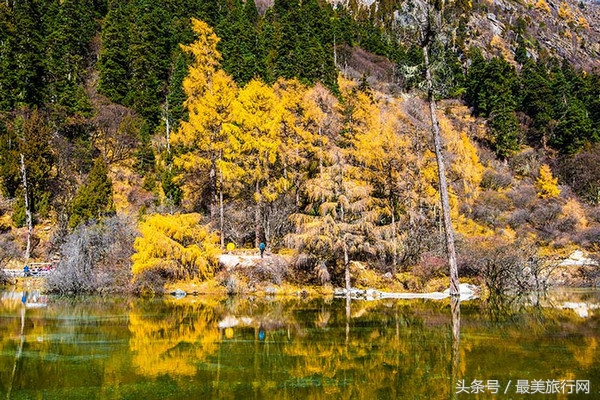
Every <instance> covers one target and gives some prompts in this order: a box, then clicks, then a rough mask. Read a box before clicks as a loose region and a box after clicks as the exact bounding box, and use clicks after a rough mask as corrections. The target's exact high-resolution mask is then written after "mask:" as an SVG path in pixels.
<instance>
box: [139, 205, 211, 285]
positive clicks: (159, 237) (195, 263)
mask: <svg viewBox="0 0 600 400" xmlns="http://www.w3.org/2000/svg"><path fill="white" fill-rule="evenodd" d="M139 229H140V233H141V237H138V238H136V240H135V243H134V248H135V251H136V253H135V254H134V255H133V257H132V260H133V266H132V270H133V273H134V275H138V274H140V273H142V272H144V271H147V270H153V269H165V270H167V271H169V272H170V273H172V274H173V275H174V276H175V277H178V278H182V277H190V276H199V277H200V278H203V279H206V278H209V277H210V276H211V275H212V273H213V270H214V266H215V265H216V261H217V260H216V259H217V257H218V255H219V253H220V250H219V248H218V238H217V236H216V235H214V234H213V233H211V232H210V231H209V229H208V227H206V226H203V225H200V215H199V214H175V215H159V214H153V215H149V216H147V217H146V218H145V220H144V221H142V222H141V223H140V227H139Z"/></svg>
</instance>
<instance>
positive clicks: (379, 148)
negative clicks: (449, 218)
mask: <svg viewBox="0 0 600 400" xmlns="http://www.w3.org/2000/svg"><path fill="white" fill-rule="evenodd" d="M365 106H366V107H365V108H364V111H365V112H366V113H368V114H369V115H370V118H369V120H370V123H369V126H368V129H367V130H364V131H360V132H356V133H355V134H354V135H353V138H352V142H353V150H354V152H353V153H354V159H355V160H356V162H357V163H358V165H360V166H361V169H362V174H363V175H364V177H365V179H367V181H368V182H369V183H370V184H371V186H372V187H373V189H374V192H373V195H372V196H373V206H375V208H376V210H375V212H377V213H378V214H379V218H378V223H377V224H376V226H375V227H374V233H375V235H376V237H377V238H379V240H380V241H381V242H380V245H381V246H382V247H383V248H385V249H386V251H385V253H386V255H388V254H389V255H391V264H392V272H393V273H394V274H395V273H396V267H397V264H398V253H399V251H400V249H399V247H400V246H401V243H400V240H401V238H400V235H399V229H398V227H399V220H400V218H401V216H400V214H401V213H403V212H402V211H401V210H404V209H406V208H407V206H408V204H407V203H408V202H409V201H410V200H409V199H410V198H411V197H412V196H411V190H410V188H409V187H408V186H409V182H410V181H411V180H412V177H411V176H410V175H411V171H410V168H409V163H414V162H416V159H415V157H414V154H413V153H412V152H411V151H410V148H409V147H410V142H409V140H408V138H407V137H406V136H405V135H403V134H402V133H403V132H404V133H405V132H406V131H407V126H406V124H405V121H404V120H403V119H402V117H401V115H400V114H399V113H398V111H397V110H398V109H397V107H395V106H394V105H388V104H385V103H384V102H382V101H380V102H378V104H374V103H373V104H371V105H368V104H366V105H365ZM360 114H363V115H364V113H359V115H360Z"/></svg>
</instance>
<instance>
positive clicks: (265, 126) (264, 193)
mask: <svg viewBox="0 0 600 400" xmlns="http://www.w3.org/2000/svg"><path fill="white" fill-rule="evenodd" d="M234 113H235V114H234V118H235V120H236V122H237V124H238V125H239V129H240V136H239V137H240V142H241V153H242V158H241V159H240V160H239V161H240V166H242V168H243V170H244V171H245V172H246V177H245V180H246V182H248V183H249V184H250V185H249V186H250V187H253V193H254V217H255V219H254V223H255V232H254V242H255V245H256V247H258V244H259V243H260V242H261V240H262V238H263V235H264V228H263V227H262V218H261V215H262V211H263V208H264V206H265V204H267V203H270V202H273V201H274V200H276V199H277V197H278V196H279V194H281V192H283V191H284V190H286V189H287V188H288V187H289V182H288V180H287V179H286V178H285V177H283V176H282V175H281V170H280V169H279V168H275V164H278V163H280V162H281V160H280V154H279V149H280V143H281V134H280V125H281V113H282V109H281V107H280V106H279V101H278V99H277V97H276V96H275V92H274V90H273V88H272V87H270V86H267V85H266V84H264V83H262V82H260V81H258V80H252V81H251V82H250V83H248V85H246V86H245V87H244V88H243V89H242V90H240V93H239V94H238V98H237V101H236V107H235V109H234ZM267 239H268V238H267Z"/></svg>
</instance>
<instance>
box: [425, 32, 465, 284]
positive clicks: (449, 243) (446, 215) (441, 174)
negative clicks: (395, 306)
mask: <svg viewBox="0 0 600 400" xmlns="http://www.w3.org/2000/svg"><path fill="white" fill-rule="evenodd" d="M427 30H429V28H428V29H427ZM429 35H430V32H427V33H425V35H424V36H423V38H424V40H423V61H424V64H425V80H426V83H427V100H428V102H429V113H430V117H431V131H432V133H433V145H434V147H435V158H436V162H437V166H438V182H439V187H440V188H439V189H440V198H441V203H442V215H443V224H444V233H445V239H446V255H447V257H448V264H449V266H450V295H451V296H458V295H459V294H460V290H459V286H458V266H457V263H456V250H455V248H454V230H453V229H452V220H451V219H450V201H449V197H448V183H447V181H446V167H445V166H444V156H443V149H442V138H441V134H440V124H439V121H438V119H437V105H436V103H435V97H434V93H433V80H432V77H431V68H430V64H429V48H428V39H425V38H427V37H428V36H429Z"/></svg>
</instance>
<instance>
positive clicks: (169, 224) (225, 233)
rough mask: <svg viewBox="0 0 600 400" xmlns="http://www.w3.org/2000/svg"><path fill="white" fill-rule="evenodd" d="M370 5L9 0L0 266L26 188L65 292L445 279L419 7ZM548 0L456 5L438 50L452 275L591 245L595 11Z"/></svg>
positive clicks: (592, 248)
mask: <svg viewBox="0 0 600 400" xmlns="http://www.w3.org/2000/svg"><path fill="white" fill-rule="evenodd" d="M541 1H542V2H543V0H541ZM373 4H374V5H376V6H372V7H371V8H366V7H361V6H360V5H358V4H353V3H351V4H348V6H347V7H342V6H340V5H338V6H335V7H334V6H332V5H330V4H327V3H319V2H317V1H316V0H309V1H306V2H302V3H300V2H297V1H291V0H284V1H276V2H275V3H274V4H273V5H272V6H270V5H268V4H259V7H257V5H256V4H255V3H254V2H253V1H252V0H248V1H246V2H245V3H242V2H239V1H233V2H222V1H220V0H214V1H188V2H178V1H175V0H174V1H169V2H156V1H153V0H133V1H125V2H105V1H101V0H98V1H92V0H89V1H75V0H64V1H62V2H60V3H58V2H54V1H49V0H37V1H25V2H14V3H13V2H8V3H6V4H5V3H2V4H0V25H1V26H2V30H1V31H0V35H1V36H0V92H1V93H2V96H1V99H0V157H1V158H0V179H1V184H2V185H1V186H2V198H1V200H2V201H1V202H0V231H1V234H0V245H1V246H2V248H3V249H6V251H4V252H3V256H2V257H3V258H2V259H1V260H0V261H2V263H3V264H4V265H13V266H19V265H22V264H21V263H23V262H25V261H26V260H23V259H22V256H20V255H19V254H20V252H19V250H20V249H24V247H25V244H24V243H25V238H26V235H27V228H26V227H25V224H26V213H25V201H24V198H25V195H26V196H27V200H28V202H27V203H28V204H29V206H30V209H31V211H32V212H33V215H34V230H33V231H34V240H33V244H34V246H33V258H34V259H38V260H44V259H49V258H50V257H52V256H54V255H58V256H59V257H60V259H61V261H60V263H59V264H58V268H57V274H55V276H54V277H53V278H52V279H49V287H50V289H51V290H56V291H60V292H104V291H113V290H135V291H139V292H144V291H160V288H161V287H162V285H163V284H165V283H166V282H169V281H174V280H180V279H188V280H189V279H192V280H198V281H206V280H211V279H212V278H214V277H216V278H217V280H218V282H220V283H221V284H222V285H223V286H224V287H228V288H232V287H236V288H239V287H242V286H248V285H249V286H253V285H254V284H255V283H256V282H255V281H258V280H261V281H267V282H270V283H271V284H281V283H282V281H287V282H291V283H294V284H299V285H304V284H307V283H308V284H318V285H320V284H333V285H341V284H342V282H343V279H344V267H345V266H347V265H349V264H351V265H352V269H351V270H352V279H353V283H354V285H357V286H379V287H388V288H393V289H394V290H429V289H438V288H440V287H442V286H444V285H447V278H446V275H447V266H446V261H445V255H444V246H443V243H442V240H443V235H442V234H441V232H440V219H441V210H440V206H439V194H438V186H437V165H436V161H435V155H434V152H433V146H432V141H431V133H430V131H431V129H430V122H429V121H430V119H429V114H428V113H429V108H428V106H427V103H426V102H425V100H424V97H423V95H422V91H421V89H422V87H423V80H424V79H423V53H422V51H421V47H420V43H419V42H418V41H417V40H416V38H417V37H418V35H416V32H417V30H418V26H415V21H416V19H415V18H414V16H415V15H414V10H413V8H411V4H410V3H394V2H389V3H388V2H376V3H373ZM544 4H546V6H544ZM544 4H541V3H539V2H538V3H536V4H521V3H519V4H517V3H514V4H513V3H509V2H506V4H505V3H502V4H501V3H487V2H485V3H476V4H471V3H461V2H457V3H453V4H452V7H447V8H445V9H444V10H441V15H442V16H443V20H444V21H445V26H446V27H449V29H447V30H445V31H443V32H441V33H440V34H439V35H438V38H437V40H436V42H435V45H434V46H432V48H431V58H432V65H433V72H434V78H435V90H436V96H437V99H438V101H439V104H438V106H439V110H440V111H439V115H438V118H439V120H440V127H441V130H442V135H443V139H444V142H445V145H446V152H447V155H446V161H447V168H446V169H447V173H448V180H449V182H450V184H449V186H450V188H449V189H450V197H451V198H450V203H451V208H452V212H451V216H452V220H453V225H454V229H455V231H456V234H457V245H458V253H459V274H460V275H461V277H464V278H471V279H473V280H476V281H477V282H479V283H483V284H485V285H487V286H488V287H489V288H490V289H491V290H496V291H498V292H504V291H508V290H526V289H530V288H532V287H542V286H544V285H545V283H546V281H547V279H548V277H549V276H550V275H551V274H552V271H553V270H554V269H555V268H556V267H557V266H558V262H559V260H560V259H562V258H565V257H567V256H569V255H570V254H571V253H572V252H573V251H574V250H576V249H581V250H584V251H585V252H587V253H589V254H590V255H591V256H592V257H593V256H595V255H596V254H597V252H598V251H599V246H600V213H599V212H598V211H599V209H598V205H599V203H600V145H599V144H598V141H600V82H599V77H600V75H598V74H597V71H596V70H594V68H593V67H594V63H595V62H597V58H594V57H595V55H596V53H597V51H598V49H596V47H594V46H595V45H593V44H590V45H584V44H582V42H581V41H582V40H583V38H594V37H596V36H594V35H596V34H597V32H596V31H595V30H594V29H595V27H597V26H598V24H597V21H596V20H590V19H591V18H592V17H593V15H594V14H593V12H588V13H584V11H582V10H584V9H585V10H588V9H589V10H595V7H596V6H595V5H593V4H581V5H579V6H578V8H573V6H572V5H569V4H567V3H561V5H560V6H559V7H558V8H557V9H556V10H554V9H553V7H552V5H551V6H548V4H549V3H544ZM563 4H564V5H563ZM546 7H548V8H547V9H546ZM522 9H525V10H527V12H526V13H525V12H524V13H521V14H519V17H518V18H516V19H513V18H512V17H511V15H514V16H516V15H517V14H515V13H516V12H517V10H522ZM259 10H260V12H259ZM482 12H487V16H486V18H487V21H488V22H490V26H489V27H488V28H489V29H488V28H485V30H484V26H485V24H482V21H481V18H480V17H481V15H482ZM586 15H587V16H588V17H589V19H585V17H586ZM504 18H509V20H510V21H512V23H511V25H510V26H509V25H507V23H506V22H501V21H504ZM36 21H42V23H41V24H40V23H36ZM532 21H536V22H539V23H540V24H541V23H544V24H546V26H552V27H554V28H552V29H555V28H556V29H563V30H562V31H561V32H562V33H561V34H562V35H563V36H564V35H566V34H567V33H568V32H570V34H571V38H572V43H575V42H577V43H578V46H574V47H572V48H571V50H569V49H568V48H567V47H564V46H563V47H561V45H560V43H562V42H560V41H559V42H548V40H547V37H546V36H544V35H545V34H546V33H544V34H541V33H540V34H539V35H538V33H536V31H535V30H533V29H532ZM453 24H454V25H453ZM551 24H552V25H551ZM498 26H499V27H500V28H501V29H500V28H498ZM498 29H500V30H499V31H498ZM448 32H454V33H453V34H452V35H449V34H448ZM544 32H545V31H544ZM573 35H575V36H576V38H577V39H573ZM560 40H563V39H560ZM594 43H597V42H594ZM559 48H562V49H564V50H565V53H564V54H561V53H560V52H558V50H557V49H559ZM587 56H589V58H586V57H587ZM21 155H22V156H23V159H24V161H25V167H26V168H25V170H26V175H27V183H28V193H27V194H24V193H23V191H24V189H23V184H22V182H23V179H22V178H23V177H22V174H21V171H20V161H19V160H20V158H21ZM261 242H264V243H266V244H267V246H268V251H267V257H266V258H265V259H261V260H257V262H256V269H255V270H254V271H253V272H252V273H250V274H245V275H244V274H240V275H239V276H236V275H235V272H234V273H233V275H232V274H228V275H227V274H222V271H221V269H220V268H219V266H218V263H217V257H218V255H219V254H220V253H221V252H222V251H224V250H225V248H226V246H227V245H228V244H229V246H230V248H231V247H233V246H235V247H237V248H238V249H239V248H242V249H244V248H246V249H256V248H258V245H259V243H261ZM231 244H233V245H231ZM256 252H258V250H256ZM277 253H279V254H280V256H276V255H275V254H277ZM573 274H575V275H577V274H578V277H579V278H580V279H579V280H578V282H580V283H586V284H593V283H594V282H596V281H597V279H598V267H597V266H594V265H590V266H588V267H582V268H580V269H578V270H577V271H575V272H571V275H573ZM236 280H237V281H236ZM238 281H239V282H238ZM236 282H237V283H236ZM240 282H241V283H240ZM236 290H237V289H236Z"/></svg>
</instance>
